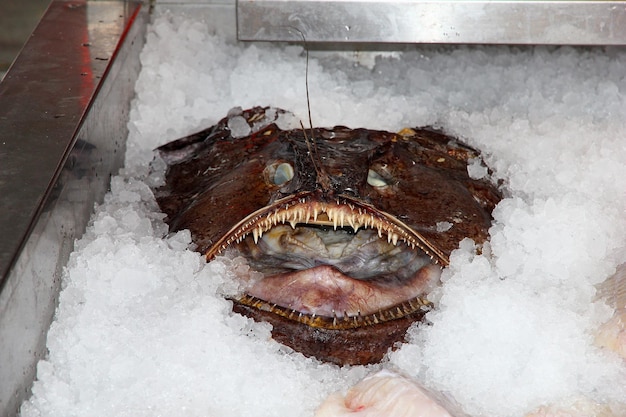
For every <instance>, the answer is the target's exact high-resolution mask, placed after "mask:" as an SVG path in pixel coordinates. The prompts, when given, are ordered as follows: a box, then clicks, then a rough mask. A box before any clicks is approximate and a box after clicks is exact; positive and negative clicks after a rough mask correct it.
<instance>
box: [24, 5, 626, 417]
mask: <svg viewBox="0 0 626 417" xmlns="http://www.w3.org/2000/svg"><path fill="white" fill-rule="evenodd" d="M313 55H314V56H313V57H312V59H311V65H310V68H309V71H310V78H309V85H310V90H311V105H312V108H311V112H312V119H313V123H314V125H316V126H333V125H339V124H341V125H347V126H349V127H367V128H371V129H389V130H396V131H397V130H400V129H401V128H403V127H407V126H423V125H433V126H436V127H439V128H441V129H443V130H444V131H446V132H447V133H449V134H453V135H456V136H458V137H460V138H461V139H463V140H466V141H467V142H468V143H470V144H471V145H472V146H475V147H478V148H479V149H481V150H482V151H483V159H484V160H485V163H486V164H487V165H488V166H489V167H490V168H492V169H493V177H494V178H495V179H496V180H500V181H502V182H503V187H504V190H505V191H506V194H507V198H505V200H503V202H502V203H501V204H500V205H499V206H498V207H497V208H496V210H495V211H494V219H495V220H494V225H493V227H492V229H491V241H490V243H488V244H486V245H485V246H484V247H482V248H476V247H475V245H474V244H473V242H471V241H469V240H468V241H464V242H462V243H461V248H460V249H459V250H458V251H456V252H455V253H454V255H453V257H452V260H451V265H450V267H449V268H448V269H447V270H446V271H444V275H443V279H444V281H445V284H444V286H443V287H442V288H440V289H439V290H437V291H436V292H435V293H433V294H432V298H433V300H434V301H436V302H437V305H438V308H437V309H436V310H435V311H434V312H432V313H431V314H430V315H429V316H428V320H429V322H430V325H429V326H424V325H422V326H415V327H414V328H413V329H411V331H410V333H409V336H410V341H409V343H407V344H405V345H403V346H402V347H401V348H400V349H399V350H397V351H396V352H395V353H393V354H392V355H391V356H390V359H389V362H388V363H385V364H383V367H397V368H399V369H401V370H402V371H403V372H405V373H407V374H410V375H412V376H413V377H415V378H416V379H418V380H420V381H421V383H422V384H424V385H426V386H428V387H430V388H432V389H437V390H441V391H445V392H446V393H448V394H450V395H452V396H453V397H454V398H455V399H456V400H457V401H458V402H459V403H460V404H461V405H462V406H463V407H464V408H465V410H466V411H468V412H469V413H471V414H473V415H476V416H478V415H498V416H502V417H508V416H510V417H518V416H519V417H521V416H523V415H524V414H526V413H530V412H531V411H533V410H536V409H538V407H540V406H542V405H546V406H548V405H549V404H552V403H562V402H565V403H567V402H575V401H576V400H577V399H580V398H583V399H585V398H587V399H588V398H591V399H592V400H593V399H596V400H598V401H607V402H610V401H619V400H625V399H626V392H625V389H624V387H625V386H626V366H625V365H624V362H623V360H622V359H619V358H618V357H617V356H616V355H613V354H611V353H609V352H607V351H604V350H601V349H599V348H597V347H595V346H594V345H593V339H594V331H595V330H596V329H597V328H598V327H599V326H600V325H601V323H603V322H604V321H606V320H608V319H609V318H610V317H611V313H612V309H611V308H610V307H609V306H607V305H605V304H604V303H603V302H602V301H595V294H596V289H595V285H596V284H598V283H600V282H601V281H603V280H604V279H605V278H606V277H608V276H609V275H610V274H611V273H612V272H613V271H614V270H615V267H616V266H617V265H618V264H619V263H621V262H623V261H625V260H626V213H625V212H624V207H626V192H625V191H624V190H626V164H624V162H623V161H624V160H626V146H625V145H624V143H626V127H625V126H624V123H623V121H624V120H626V103H624V101H625V98H624V97H626V95H625V94H626V54H624V52H623V51H621V50H601V49H574V48H542V47H537V48H505V47H484V48H482V47H470V48H433V47H423V48H417V49H415V50H408V51H407V52H404V53H398V54H392V55H386V56H381V57H378V58H373V55H371V56H369V57H368V58H367V59H363V61H367V66H360V65H358V62H356V63H355V62H354V59H353V57H350V56H345V55H344V56H342V57H337V56H333V55H331V54H320V57H319V58H317V57H315V54H313ZM364 55H367V54H364ZM141 58H142V64H143V69H142V73H141V75H140V77H139V80H138V81H137V85H136V91H137V98H136V99H135V101H134V103H133V109H132V111H131V117H130V122H129V130H130V134H129V139H128V151H127V155H126V163H125V168H124V169H123V170H122V172H121V173H120V175H119V176H118V177H115V178H114V179H113V181H112V185H111V192H110V193H109V194H108V195H107V197H106V199H105V201H104V203H103V204H102V205H100V206H99V207H98V208H97V210H96V213H95V214H94V217H93V219H92V224H91V226H90V227H89V229H88V231H87V232H86V234H85V236H84V237H83V238H82V239H81V240H80V241H78V242H77V244H76V251H75V252H74V254H72V257H71V259H70V262H69V264H68V266H67V268H66V271H65V273H64V277H63V288H64V289H63V291H62V293H61V295H60V301H59V309H58V311H57V314H56V318H55V322H54V323H53V325H52V326H51V329H50V332H49V335H48V350H49V355H48V357H47V358H46V359H45V360H44V361H41V362H40V364H39V366H38V377H37V378H38V380H37V381H36V382H35V384H34V386H33V396H32V398H31V399H30V400H29V401H27V402H25V403H24V405H23V407H22V415H24V416H37V415H42V416H54V415H63V416H71V415H77V416H78V415H80V416H85V415H118V416H121V415H133V416H141V415H146V416H147V415H155V414H162V415H182V414H184V415H209V416H224V415H229V416H250V415H260V416H296V415H302V416H310V415H312V414H313V410H314V409H315V407H316V406H317V405H318V404H320V403H321V401H322V399H323V398H324V397H325V396H326V395H328V394H329V393H331V392H334V391H337V390H341V389H344V390H345V389H346V388H347V387H348V386H349V385H352V384H353V383H355V382H356V381H357V380H358V379H359V378H361V377H362V376H364V375H365V374H366V373H367V372H369V370H368V369H364V368H361V367H355V368H345V369H338V368H336V367H334V366H328V365H321V364H319V363H317V362H316V361H313V360H310V359H306V358H304V357H302V356H301V355H299V354H294V353H293V352H290V351H289V350H288V349H287V348H285V347H283V346H281V345H279V344H277V343H275V342H273V341H272V340H271V338H270V331H269V326H268V325H266V324H262V323H261V324H259V323H254V322H252V321H250V320H249V319H246V318H243V317H241V316H238V315H234V314H232V313H231V312H230V305H229V302H228V301H226V300H225V299H224V295H228V294H232V293H233V292H236V291H237V290H238V289H237V288H236V285H234V284H233V281H232V279H231V276H232V268H241V267H242V266H241V265H233V264H232V263H231V264H229V262H228V261H226V260H220V261H217V262H212V263H210V264H208V265H205V264H204V261H203V260H202V259H201V257H200V256H199V255H198V254H196V253H194V252H193V251H190V250H189V248H190V247H191V238H190V236H189V234H188V232H178V233H176V234H173V235H168V234H167V227H166V226H165V224H164V223H163V221H162V219H163V215H162V214H161V213H160V212H159V211H158V207H157V206H156V203H155V201H154V197H153V196H152V192H151V191H150V187H149V185H153V184H157V183H159V181H162V173H161V174H159V169H158V166H160V167H161V169H163V165H162V163H161V164H159V163H158V161H157V163H156V164H154V163H153V167H152V173H150V172H151V168H150V165H149V164H150V162H151V160H152V159H153V152H152V150H153V149H154V148H155V147H157V146H159V145H161V144H164V143H166V142H168V141H170V140H173V139H176V138H178V137H180V136H183V135H185V134H189V133H192V132H193V131H197V130H200V129H202V128H205V127H208V126H209V125H210V124H213V123H215V122H217V121H218V120H219V119H221V118H222V117H224V116H226V114H227V113H228V111H229V110H230V109H231V108H233V107H236V106H241V107H243V108H246V107H251V106H255V105H272V106H276V107H282V108H285V109H286V110H289V111H292V112H294V114H295V115H296V119H298V120H302V121H303V123H304V124H305V126H306V125H307V120H308V117H307V108H306V94H305V90H304V85H305V83H304V73H305V72H304V59H303V56H302V48H300V47H299V46H287V47H277V46H275V45H264V44H260V45H233V44H230V43H228V42H225V41H224V40H222V39H221V37H220V36H219V33H218V35H214V34H212V31H211V30H209V29H208V28H207V25H206V23H204V22H200V21H195V20H193V19H189V18H184V17H181V16H177V15H172V14H167V13H166V14H163V15H162V16H159V17H156V18H155V19H154V22H153V24H152V25H151V29H150V32H149V34H148V37H147V43H146V46H145V48H144V51H143V52H142V56H141ZM280 117H284V118H285V119H284V120H283V119H281V122H282V121H284V122H285V123H288V124H290V125H291V126H293V125H295V126H293V127H298V126H299V121H298V123H294V122H295V121H294V120H293V119H290V117H291V116H280ZM155 167H156V168H155ZM469 169H470V172H471V174H472V175H476V176H480V175H484V173H485V172H484V167H482V165H480V164H479V163H478V161H475V163H472V164H471V165H470V167H469ZM446 226H447V225H439V226H437V227H441V228H444V227H446Z"/></svg>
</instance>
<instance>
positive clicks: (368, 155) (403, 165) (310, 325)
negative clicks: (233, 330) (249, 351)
mask: <svg viewBox="0 0 626 417" xmlns="http://www.w3.org/2000/svg"><path fill="white" fill-rule="evenodd" d="M297 121H298V119H297V118H296V117H295V116H294V115H293V114H292V113H290V112H288V111H286V110H283V109H278V108H274V107H260V106H258V107H253V108H250V109H246V110H243V109H241V108H234V109H233V110H231V111H230V112H229V113H228V114H227V116H226V117H224V118H223V119H221V120H220V121H219V122H218V123H217V124H215V125H214V126H211V127H208V128H206V129H203V130H201V131H199V132H197V133H194V134H191V135H188V136H186V137H184V138H181V139H178V140H175V141H173V142H170V143H167V144H165V145H163V146H161V147H160V148H158V155H159V156H160V157H161V158H162V159H163V161H165V164H166V166H167V168H166V173H165V183H164V185H162V186H160V187H158V188H156V189H155V196H156V200H157V202H158V204H159V207H160V208H161V210H162V211H163V212H164V213H165V214H166V219H165V221H166V223H167V224H168V225H169V230H170V232H175V231H179V230H184V229H189V230H190V232H191V236H192V240H193V243H194V245H195V250H197V251H198V252H200V253H201V254H203V255H204V256H205V258H206V260H207V261H211V260H213V259H215V258H216V257H220V256H226V257H229V258H231V259H234V258H238V257H241V258H243V259H245V260H246V262H247V264H248V266H249V268H250V270H251V271H253V272H254V273H250V274H243V275H245V276H242V277H241V281H242V285H243V287H244V290H243V291H242V294H240V295H238V296H236V297H231V298H230V299H231V301H232V303H233V307H232V309H233V311H234V312H235V313H239V314H243V315H245V316H247V317H250V318H252V319H254V320H256V321H263V322H268V323H270V324H271V325H272V337H273V338H274V339H275V340H277V341H278V342H280V343H282V344H283V345H286V346H288V347H290V348H292V349H293V350H295V351H297V352H300V353H302V354H304V355H305V356H308V357H315V358H317V359H319V360H321V361H323V362H329V363H335V364H338V365H358V364H369V363H377V362H380V361H381V360H382V359H383V357H384V355H385V354H386V353H387V352H388V350H389V349H393V348H394V347H396V346H397V345H398V343H401V342H402V341H404V337H405V333H406V331H407V329H408V328H409V326H411V325H412V324H413V323H415V322H420V321H423V320H424V316H425V315H426V313H427V312H428V311H430V310H431V309H432V308H433V303H432V302H431V301H430V300H429V298H428V295H429V294H430V293H431V292H432V291H433V289H435V288H436V287H437V286H439V285H440V275H441V271H442V269H443V268H445V267H446V266H447V265H448V264H449V262H450V254H451V252H452V251H453V250H454V249H456V248H457V247H458V244H459V242H460V241H461V240H463V239H465V238H470V239H473V240H474V242H476V244H477V245H481V244H482V243H483V242H485V241H486V240H487V239H488V237H489V228H490V225H491V222H492V217H491V212H492V211H493V209H494V207H495V206H496V205H497V204H498V202H499V201H500V200H501V199H502V193H501V191H500V187H499V185H498V184H496V183H495V182H494V181H493V180H492V179H491V178H490V176H489V175H488V174H487V175H485V176H484V177H482V178H472V177H471V176H470V175H469V174H468V164H475V163H477V161H478V163H479V164H483V165H484V163H483V162H481V161H482V159H481V158H480V153H479V152H478V151H477V150H475V149H473V148H472V147H470V146H468V145H466V144H464V143H463V142H461V141H460V140H458V139H455V138H453V137H451V136H448V135H446V134H444V133H443V132H440V131H438V130H436V129H432V128H405V129H402V130H400V131H399V132H388V131H382V130H370V129H366V128H355V129H352V128H348V127H345V126H335V127H332V128H322V127H315V128H309V129H305V128H304V127H303V126H302V125H301V124H300V127H298V123H297ZM483 165H481V166H483ZM485 169H486V171H487V172H489V169H488V168H487V167H485Z"/></svg>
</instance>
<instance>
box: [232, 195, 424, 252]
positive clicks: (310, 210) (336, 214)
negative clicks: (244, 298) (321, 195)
mask: <svg viewBox="0 0 626 417" xmlns="http://www.w3.org/2000/svg"><path fill="white" fill-rule="evenodd" d="M299 223H304V224H314V225H323V226H333V228H334V229H335V230H336V229H337V227H342V228H343V227H347V226H349V227H351V228H352V229H353V230H354V231H355V232H356V231H357V230H359V229H360V228H368V227H369V228H372V229H374V228H375V229H377V231H378V236H379V238H382V236H383V234H386V235H387V241H388V242H389V243H393V244H394V245H397V244H398V242H399V241H401V242H405V243H406V244H407V245H408V246H410V247H411V248H413V249H414V248H415V247H416V246H417V242H416V241H415V239H414V238H413V237H412V236H411V235H409V233H407V232H406V231H404V230H403V229H401V228H400V227H398V226H396V225H393V224H390V223H389V222H387V221H385V220H383V219H382V218H381V217H376V215H375V214H372V213H369V212H368V211H367V210H365V209H363V208H355V207H354V206H353V205H349V204H328V203H320V202H314V203H308V204H307V203H295V204H293V205H286V206H284V207H280V208H277V209H275V210H274V211H273V212H270V213H269V214H266V215H265V216H264V217H261V218H260V219H257V220H256V221H254V222H250V224H248V225H247V226H248V227H247V228H246V227H245V225H244V227H243V228H242V229H240V231H239V232H238V233H236V236H235V239H234V240H235V241H236V242H237V243H239V242H241V241H242V240H243V239H244V238H245V237H246V236H247V235H249V234H250V233H252V237H253V239H254V242H255V243H258V241H259V239H260V238H261V237H262V236H263V233H265V232H266V231H268V230H269V229H271V228H272V227H274V226H276V225H278V224H289V225H291V227H292V228H294V229H295V227H296V225H297V224H299Z"/></svg>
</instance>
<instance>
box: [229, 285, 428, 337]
mask: <svg viewBox="0 0 626 417" xmlns="http://www.w3.org/2000/svg"><path fill="white" fill-rule="evenodd" d="M237 301H238V302H240V303H241V304H244V305H247V306H249V307H254V308H256V309H258V310H262V311H268V312H270V313H274V314H277V315H279V316H282V317H285V318H287V319H290V320H293V321H297V322H299V323H302V324H306V325H307V326H311V327H317V328H324V329H332V330H339V329H354V328H357V327H364V326H371V325H375V324H380V323H384V322H387V321H391V320H395V319H399V318H403V317H406V316H408V315H411V314H416V313H420V314H425V313H426V312H428V311H429V310H431V309H432V307H433V305H432V303H431V302H430V301H428V300H426V299H424V298H422V297H415V298H412V299H410V300H407V301H405V302H403V303H400V304H397V305H395V306H392V307H390V308H387V309H384V310H383V309H381V310H379V311H378V312H376V313H372V314H367V315H361V313H360V312H359V313H357V314H354V315H348V313H346V312H344V314H343V316H337V315H334V316H333V317H327V316H318V315H316V314H307V313H302V312H300V311H296V310H293V309H290V308H285V307H282V306H279V305H277V304H273V303H268V302H267V301H264V300H262V299H260V298H257V297H253V296H251V295H247V294H246V295H244V296H243V297H241V298H240V299H239V300H237Z"/></svg>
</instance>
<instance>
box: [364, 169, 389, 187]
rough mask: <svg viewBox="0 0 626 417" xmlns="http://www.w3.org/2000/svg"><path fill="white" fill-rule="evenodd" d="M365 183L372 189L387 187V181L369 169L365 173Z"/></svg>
mask: <svg viewBox="0 0 626 417" xmlns="http://www.w3.org/2000/svg"><path fill="white" fill-rule="evenodd" d="M367 183H368V184H369V185H371V186H372V187H378V188H380V187H386V186H387V185H389V184H387V181H386V180H385V179H384V178H383V177H381V176H380V174H379V173H377V172H376V171H374V170H372V169H370V170H369V171H368V172H367Z"/></svg>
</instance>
